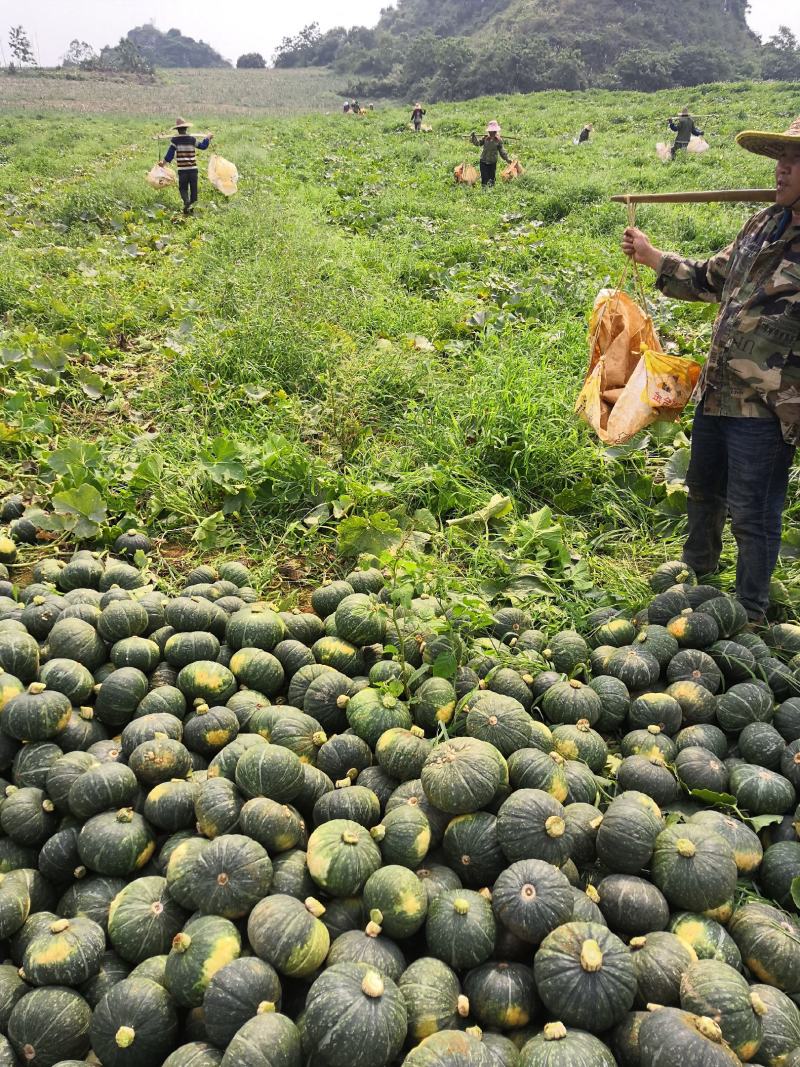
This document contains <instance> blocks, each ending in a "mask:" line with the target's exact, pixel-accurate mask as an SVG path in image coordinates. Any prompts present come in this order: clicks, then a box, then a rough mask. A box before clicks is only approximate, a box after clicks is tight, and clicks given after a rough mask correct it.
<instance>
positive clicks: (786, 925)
mask: <svg viewBox="0 0 800 1067" xmlns="http://www.w3.org/2000/svg"><path fill="white" fill-rule="evenodd" d="M728 930H729V932H730V935H731V937H732V938H733V940H734V941H735V942H736V945H737V947H738V949H739V951H740V952H741V954H742V959H743V960H744V962H745V964H746V965H747V968H748V970H750V971H751V972H752V974H753V975H754V976H755V977H756V978H758V979H759V981H761V982H763V983H764V984H765V985H771V986H776V987H777V988H778V989H782V990H783V991H784V992H787V993H792V992H794V991H795V990H797V989H800V954H798V951H797V942H798V938H800V925H798V923H797V922H796V920H795V919H793V918H792V917H791V916H789V915H787V914H786V912H783V911H781V910H780V909H778V908H773V907H772V906H771V905H769V904H760V903H756V902H752V903H749V904H745V905H743V906H742V907H739V908H737V909H736V911H735V912H734V914H733V918H732V919H731V921H730V923H729V924H728Z"/></svg>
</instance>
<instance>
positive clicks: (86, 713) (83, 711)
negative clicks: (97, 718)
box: [78, 708, 94, 722]
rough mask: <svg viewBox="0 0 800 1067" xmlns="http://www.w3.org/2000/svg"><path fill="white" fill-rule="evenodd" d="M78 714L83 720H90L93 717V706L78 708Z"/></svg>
mask: <svg viewBox="0 0 800 1067" xmlns="http://www.w3.org/2000/svg"><path fill="white" fill-rule="evenodd" d="M78 715H79V716H80V717H81V718H82V719H83V721H84V722H91V721H92V719H93V718H94V708H78Z"/></svg>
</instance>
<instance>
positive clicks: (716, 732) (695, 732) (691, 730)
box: [675, 697, 729, 759]
mask: <svg viewBox="0 0 800 1067" xmlns="http://www.w3.org/2000/svg"><path fill="white" fill-rule="evenodd" d="M712 700H713V697H712ZM675 747H676V748H677V750H678V751H679V752H680V751H681V749H684V748H707V749H708V751H709V752H713V753H714V755H715V756H718V757H719V759H725V757H726V756H727V754H728V748H729V746H728V739H727V737H726V736H725V734H724V733H723V732H722V730H720V728H719V727H718V726H714V725H713V723H696V724H695V725H694V726H684V728H683V729H682V730H681V731H680V732H679V733H678V734H676V735H675Z"/></svg>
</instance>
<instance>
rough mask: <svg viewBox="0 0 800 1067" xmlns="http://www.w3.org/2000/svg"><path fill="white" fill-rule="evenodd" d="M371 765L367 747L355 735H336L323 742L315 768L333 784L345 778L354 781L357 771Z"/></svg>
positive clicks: (370, 756) (369, 752) (370, 755)
mask: <svg viewBox="0 0 800 1067" xmlns="http://www.w3.org/2000/svg"><path fill="white" fill-rule="evenodd" d="M371 765H372V752H371V751H370V748H369V745H368V744H367V743H366V742H365V741H362V740H361V738H360V737H357V736H356V735H355V734H337V735H336V736H334V737H331V738H329V739H328V740H327V741H325V743H324V744H323V745H322V747H321V748H320V750H319V752H318V753H317V766H318V767H319V769H320V770H321V771H324V772H325V774H327V775H328V777H329V778H331V779H332V780H333V781H334V782H338V781H339V780H340V779H342V778H346V777H348V778H352V779H355V778H357V777H358V773H359V771H363V770H364V768H365V767H370V766H371ZM353 772H355V773H353Z"/></svg>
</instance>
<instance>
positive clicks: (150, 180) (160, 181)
mask: <svg viewBox="0 0 800 1067" xmlns="http://www.w3.org/2000/svg"><path fill="white" fill-rule="evenodd" d="M175 181H176V174H175V171H174V170H173V169H172V167H162V165H161V164H160V163H156V165H155V166H154V167H153V168H152V169H151V170H150V171H148V174H147V184H148V185H152V186H153V188H154V189H163V188H164V187H165V186H167V185H174V184H175Z"/></svg>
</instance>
